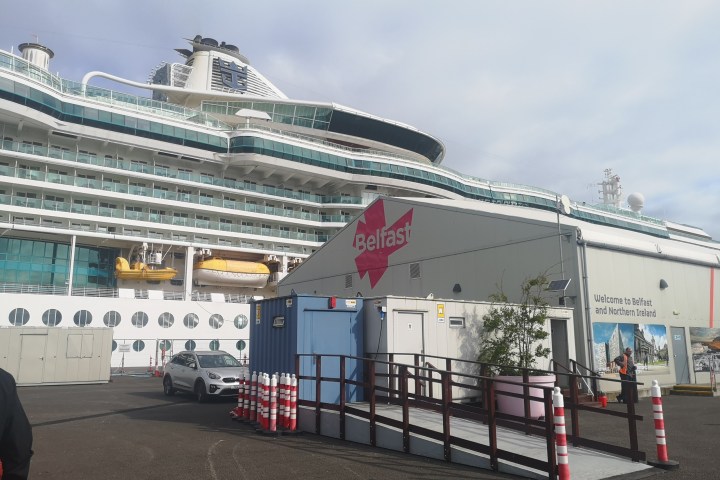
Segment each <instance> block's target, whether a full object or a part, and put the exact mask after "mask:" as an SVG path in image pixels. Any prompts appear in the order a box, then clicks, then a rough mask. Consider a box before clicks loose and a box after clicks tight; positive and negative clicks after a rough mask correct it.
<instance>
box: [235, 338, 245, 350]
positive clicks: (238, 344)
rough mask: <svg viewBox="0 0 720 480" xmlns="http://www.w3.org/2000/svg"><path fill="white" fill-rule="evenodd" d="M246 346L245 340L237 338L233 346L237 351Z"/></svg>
mask: <svg viewBox="0 0 720 480" xmlns="http://www.w3.org/2000/svg"><path fill="white" fill-rule="evenodd" d="M246 347H247V342H246V341H245V340H238V341H237V342H236V343H235V348H237V349H238V351H240V352H242V351H243V350H245V348H246Z"/></svg>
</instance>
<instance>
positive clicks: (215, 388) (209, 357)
mask: <svg viewBox="0 0 720 480" xmlns="http://www.w3.org/2000/svg"><path fill="white" fill-rule="evenodd" d="M246 371H247V367H243V366H242V365H241V364H240V362H238V361H237V360H236V359H235V357H233V356H232V355H230V354H229V353H227V352H223V351H201V352H180V353H178V354H177V355H174V356H173V357H172V358H171V359H170V362H168V363H167V364H166V366H165V375H164V376H163V391H164V392H165V395H174V394H175V392H176V391H178V390H183V391H187V392H192V393H194V394H195V397H196V398H197V399H198V401H199V402H204V401H206V400H207V399H208V398H210V397H220V396H233V397H234V396H237V394H238V388H239V386H240V382H239V380H238V379H239V378H240V376H241V375H242V374H243V373H244V372H246Z"/></svg>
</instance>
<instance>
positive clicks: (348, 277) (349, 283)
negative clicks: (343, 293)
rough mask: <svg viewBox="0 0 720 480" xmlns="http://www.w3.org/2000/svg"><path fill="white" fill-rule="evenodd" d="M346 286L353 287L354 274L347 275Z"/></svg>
mask: <svg viewBox="0 0 720 480" xmlns="http://www.w3.org/2000/svg"><path fill="white" fill-rule="evenodd" d="M345 288H352V275H345Z"/></svg>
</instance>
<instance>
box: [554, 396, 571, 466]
mask: <svg viewBox="0 0 720 480" xmlns="http://www.w3.org/2000/svg"><path fill="white" fill-rule="evenodd" d="M553 413H554V418H553V423H554V425H555V449H556V450H555V451H556V452H557V471H558V479H559V480H570V465H569V464H568V448H567V435H566V433H565V404H564V402H563V396H562V393H560V387H555V390H554V391H553Z"/></svg>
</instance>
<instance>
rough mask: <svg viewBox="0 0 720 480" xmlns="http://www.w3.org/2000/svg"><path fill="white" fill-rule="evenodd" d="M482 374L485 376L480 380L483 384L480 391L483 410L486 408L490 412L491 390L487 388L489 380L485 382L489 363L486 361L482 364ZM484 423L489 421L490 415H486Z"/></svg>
mask: <svg viewBox="0 0 720 480" xmlns="http://www.w3.org/2000/svg"><path fill="white" fill-rule="evenodd" d="M480 376H481V377H483V379H482V380H481V381H480V385H481V386H482V391H481V392H480V394H481V397H482V405H483V410H485V411H486V412H489V411H490V407H489V406H488V404H489V403H490V394H489V393H490V392H488V389H487V385H488V384H487V382H485V378H487V377H488V375H487V365H485V364H484V363H481V364H480ZM483 423H485V424H487V423H488V415H485V416H484V418H483Z"/></svg>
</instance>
